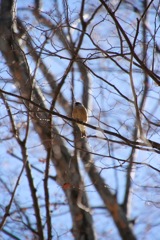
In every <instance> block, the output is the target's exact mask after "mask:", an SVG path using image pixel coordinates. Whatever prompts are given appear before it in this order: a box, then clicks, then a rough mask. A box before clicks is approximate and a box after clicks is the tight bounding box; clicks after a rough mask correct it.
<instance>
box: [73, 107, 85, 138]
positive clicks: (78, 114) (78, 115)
mask: <svg viewBox="0 0 160 240" xmlns="http://www.w3.org/2000/svg"><path fill="white" fill-rule="evenodd" d="M72 117H73V118H74V119H75V120H79V121H82V122H85V123H86V122H87V120H88V117H87V110H86V108H85V107H84V106H83V104H82V103H80V102H76V103H75V105H74V108H73V112H72ZM77 126H78V127H79V129H80V131H81V138H84V137H86V131H85V126H84V125H82V124H79V123H77Z"/></svg>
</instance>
